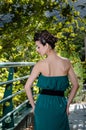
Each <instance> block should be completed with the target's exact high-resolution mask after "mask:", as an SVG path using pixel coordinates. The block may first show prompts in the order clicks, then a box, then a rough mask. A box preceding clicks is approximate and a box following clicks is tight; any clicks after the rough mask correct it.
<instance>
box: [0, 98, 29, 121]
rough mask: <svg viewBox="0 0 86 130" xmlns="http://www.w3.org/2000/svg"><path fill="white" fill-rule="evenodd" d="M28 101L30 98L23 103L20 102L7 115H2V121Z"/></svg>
mask: <svg viewBox="0 0 86 130" xmlns="http://www.w3.org/2000/svg"><path fill="white" fill-rule="evenodd" d="M26 103H28V100H26V101H25V102H23V103H22V104H20V105H19V106H18V107H16V108H15V109H14V110H13V111H11V112H9V113H8V114H7V115H5V116H4V117H2V118H1V119H0V122H2V121H3V120H5V119H6V118H7V117H8V116H10V115H12V114H13V113H14V112H15V111H17V110H19V109H20V108H21V107H22V106H24V105H25V104H26Z"/></svg>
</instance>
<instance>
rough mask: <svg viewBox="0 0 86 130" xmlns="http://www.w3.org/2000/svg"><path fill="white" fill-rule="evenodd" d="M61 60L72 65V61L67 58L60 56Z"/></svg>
mask: <svg viewBox="0 0 86 130" xmlns="http://www.w3.org/2000/svg"><path fill="white" fill-rule="evenodd" d="M60 59H61V60H63V61H65V62H68V63H70V60H69V59H68V58H66V57H62V56H60Z"/></svg>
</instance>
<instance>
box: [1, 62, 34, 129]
mask: <svg viewBox="0 0 86 130" xmlns="http://www.w3.org/2000/svg"><path fill="white" fill-rule="evenodd" d="M34 64H35V63H34V62H1V63H0V69H3V68H6V69H7V70H8V72H9V73H8V78H7V81H3V82H2V81H1V82H0V88H4V94H3V98H2V99H1V100H0V105H1V106H0V112H1V113H2V115H0V116H1V118H0V130H8V129H9V130H14V128H16V126H18V124H19V123H20V122H21V121H22V120H23V119H24V117H25V116H27V115H28V113H29V112H30V111H31V106H30V104H29V103H28V99H27V96H26V95H25V97H26V98H25V100H24V101H21V98H20V100H18V105H16V106H15V107H14V102H13V98H15V97H16V96H19V95H20V94H25V90H24V87H23V86H24V83H22V81H24V82H26V79H27V78H28V77H29V75H24V76H21V77H17V78H14V74H15V68H17V70H18V71H19V69H20V68H21V67H23V68H24V67H29V74H30V72H31V69H32V67H33V66H34ZM1 72H2V70H1ZM1 74H2V73H1ZM17 81H19V82H20V84H21V86H22V87H21V88H19V91H16V92H15V93H13V89H14V87H16V85H13V83H14V82H15V83H16V82H17ZM0 93H1V92H0ZM20 97H21V96H20ZM16 99H18V98H16ZM15 103H17V101H16V100H15Z"/></svg>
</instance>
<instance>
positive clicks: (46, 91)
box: [40, 89, 64, 97]
mask: <svg viewBox="0 0 86 130" xmlns="http://www.w3.org/2000/svg"><path fill="white" fill-rule="evenodd" d="M40 94H45V95H52V96H62V97H63V96H64V91H60V90H50V89H42V90H41V92H40Z"/></svg>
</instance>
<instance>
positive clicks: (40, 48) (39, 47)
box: [36, 41, 47, 56]
mask: <svg viewBox="0 0 86 130" xmlns="http://www.w3.org/2000/svg"><path fill="white" fill-rule="evenodd" d="M46 49H47V46H46V45H44V46H43V44H42V43H41V42H40V41H36V51H37V52H38V53H39V54H40V55H42V56H43V55H45V54H46Z"/></svg>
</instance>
